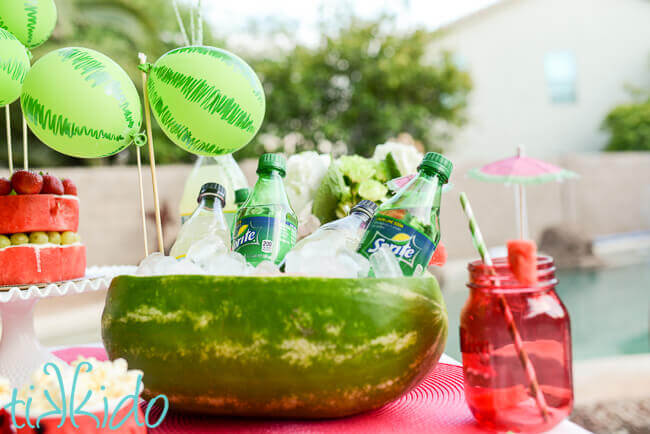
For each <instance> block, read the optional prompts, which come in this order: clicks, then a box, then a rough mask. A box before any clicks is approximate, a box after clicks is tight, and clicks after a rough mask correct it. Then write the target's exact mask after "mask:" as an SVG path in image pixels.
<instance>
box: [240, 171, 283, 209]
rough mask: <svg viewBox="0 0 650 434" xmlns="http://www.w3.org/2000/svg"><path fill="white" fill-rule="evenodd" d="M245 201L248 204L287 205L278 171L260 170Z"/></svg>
mask: <svg viewBox="0 0 650 434" xmlns="http://www.w3.org/2000/svg"><path fill="white" fill-rule="evenodd" d="M246 203H247V204H248V206H251V205H269V204H281V205H286V206H289V199H288V198H287V193H286V191H285V190H284V181H283V180H282V176H281V175H280V172H279V171H277V170H273V169H265V170H260V171H259V173H258V178H257V182H256V183H255V187H254V188H253V191H252V192H251V194H250V196H249V199H248V201H247V202H246Z"/></svg>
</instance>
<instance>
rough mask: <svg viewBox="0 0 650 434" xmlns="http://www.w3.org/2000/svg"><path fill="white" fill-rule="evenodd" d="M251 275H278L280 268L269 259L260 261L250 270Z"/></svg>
mask: <svg viewBox="0 0 650 434" xmlns="http://www.w3.org/2000/svg"><path fill="white" fill-rule="evenodd" d="M250 274H252V275H253V276H279V275H280V274H281V273H280V268H279V267H278V266H277V265H275V263H273V262H271V261H262V262H260V263H259V264H257V267H255V268H253V269H252V270H251V273H250Z"/></svg>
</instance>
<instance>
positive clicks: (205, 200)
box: [199, 194, 221, 211]
mask: <svg viewBox="0 0 650 434" xmlns="http://www.w3.org/2000/svg"><path fill="white" fill-rule="evenodd" d="M199 208H201V209H205V210H208V211H215V210H221V201H220V200H219V198H217V197H216V196H214V195H212V194H206V195H205V196H203V197H201V201H200V202H199Z"/></svg>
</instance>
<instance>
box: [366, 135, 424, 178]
mask: <svg viewBox="0 0 650 434" xmlns="http://www.w3.org/2000/svg"><path fill="white" fill-rule="evenodd" d="M389 152H390V153H391V154H393V158H394V159H395V162H396V163H397V168H398V169H399V171H400V173H401V174H402V176H406V175H412V174H414V173H416V172H417V171H418V169H417V167H418V165H419V164H420V163H421V162H422V157H423V155H422V153H421V152H420V151H418V150H417V149H416V148H415V146H412V145H405V144H404V143H397V142H386V143H384V144H383V145H377V146H376V147H375V153H374V154H373V155H372V158H373V159H375V160H385V159H386V155H388V153H389Z"/></svg>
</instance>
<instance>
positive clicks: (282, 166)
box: [232, 154, 298, 266]
mask: <svg viewBox="0 0 650 434" xmlns="http://www.w3.org/2000/svg"><path fill="white" fill-rule="evenodd" d="M286 164H287V162H286V160H285V158H284V157H283V156H282V155H280V154H264V155H262V156H261V157H260V160H259V163H258V166H257V174H258V178H257V183H256V184H255V187H254V188H253V191H252V193H251V194H250V196H249V198H248V199H247V200H246V202H245V203H244V204H243V205H242V206H241V207H240V208H239V210H238V211H237V215H236V216H235V229H234V230H233V234H232V249H233V250H234V251H235V252H239V253H241V254H242V255H244V257H245V258H246V260H247V261H248V263H249V264H251V265H254V266H257V264H259V263H260V262H262V261H272V262H274V263H276V264H280V263H281V262H282V261H283V260H284V257H285V255H286V254H287V253H288V252H289V250H291V249H292V248H293V246H294V245H295V244H296V234H297V232H298V218H297V217H296V213H295V212H294V211H293V209H292V208H291V205H290V204H289V199H288V198H287V193H286V191H285V190H284V182H283V181H282V178H284V176H285V174H286Z"/></svg>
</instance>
